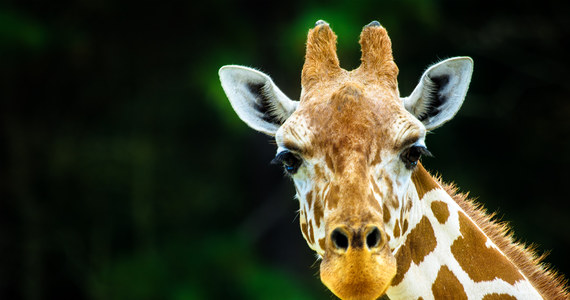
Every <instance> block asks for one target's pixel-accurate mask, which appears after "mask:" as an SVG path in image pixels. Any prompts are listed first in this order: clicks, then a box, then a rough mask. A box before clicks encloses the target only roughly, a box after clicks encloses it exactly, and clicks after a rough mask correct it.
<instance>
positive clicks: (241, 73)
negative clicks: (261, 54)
mask: <svg viewBox="0 0 570 300" xmlns="http://www.w3.org/2000/svg"><path fill="white" fill-rule="evenodd" d="M219 75H220V81H221V82H222V87H223V88H224V91H225V92H226V95H227V96H228V99H229V100H230V103H231V105H232V107H233V109H234V110H235V112H236V113H237V115H238V116H239V117H240V119H242V121H244V122H245V123H246V124H247V125H249V127H251V128H253V129H255V130H257V131H260V132H263V133H265V134H268V135H275V132H277V129H279V127H280V126H281V125H282V124H283V122H285V120H287V118H289V116H290V115H291V114H292V113H293V112H295V110H296V109H297V105H298V103H299V102H298V101H293V100H291V99H289V98H288V97H287V96H285V94H283V92H281V90H279V88H278V87H277V86H276V85H275V83H273V81H272V80H271V78H270V77H269V76H267V75H266V74H264V73H262V72H259V71H257V70H254V69H251V68H247V67H243V66H234V65H232V66H223V67H222V68H221V69H220V71H219Z"/></svg>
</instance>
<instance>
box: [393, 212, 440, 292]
mask: <svg viewBox="0 0 570 300" xmlns="http://www.w3.org/2000/svg"><path fill="white" fill-rule="evenodd" d="M405 226H406V227H407V225H405ZM436 246H437V241H436V239H435V233H434V231H433V228H432V226H431V224H430V222H429V220H428V218H427V217H426V216H424V217H422V219H421V220H420V222H419V223H418V225H416V227H414V228H413V229H412V230H411V231H410V234H409V235H408V237H407V239H406V242H405V244H404V245H403V246H402V247H401V248H400V249H399V250H398V252H397V253H396V261H397V263H398V268H397V273H396V277H394V279H393V280H392V286H395V285H397V284H398V283H400V282H401V281H402V280H403V279H404V276H405V274H406V272H408V269H409V268H410V264H411V262H413V263H414V264H415V265H418V264H420V263H421V262H422V261H423V260H424V258H425V257H426V255H428V254H429V253H431V252H432V251H433V250H434V249H435V247H436Z"/></svg>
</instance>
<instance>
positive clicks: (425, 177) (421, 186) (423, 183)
mask: <svg viewBox="0 0 570 300" xmlns="http://www.w3.org/2000/svg"><path fill="white" fill-rule="evenodd" d="M412 182H413V183H414V186H415V187H416V191H417V192H418V196H419V198H420V200H422V198H423V197H424V195H425V194H426V193H427V192H429V191H431V190H433V189H436V188H440V185H439V184H438V183H437V182H436V181H435V180H434V179H433V178H432V177H431V175H430V174H429V173H428V171H426V169H425V168H424V166H422V164H421V163H419V164H418V166H417V167H416V169H415V170H414V172H413V173H412Z"/></svg>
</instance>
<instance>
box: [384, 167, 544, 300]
mask: <svg viewBox="0 0 570 300" xmlns="http://www.w3.org/2000/svg"><path fill="white" fill-rule="evenodd" d="M403 199H404V200H403V203H400V205H399V209H394V210H393V211H392V212H391V214H392V215H395V217H393V218H391V220H390V222H389V224H387V229H390V228H392V229H393V230H392V233H393V235H392V237H390V242H389V243H390V247H391V249H392V251H393V253H394V254H395V256H396V259H397V263H398V272H397V275H396V277H395V278H394V279H393V281H392V286H391V287H390V288H389V289H388V291H387V294H388V296H389V297H390V298H391V299H418V298H420V297H421V298H422V299H442V298H453V299H493V296H501V299H510V298H509V297H507V296H510V297H511V298H512V297H514V298H512V299H541V298H542V297H541V296H540V294H539V293H538V292H537V290H536V289H535V288H534V287H533V285H532V284H531V283H530V282H529V280H528V279H527V277H525V275H523V273H522V272H521V271H520V270H519V269H518V268H517V266H515V264H514V263H513V262H512V260H511V259H510V258H509V257H507V256H506V255H505V254H504V253H503V251H502V250H501V249H500V248H499V247H498V246H497V245H496V244H495V243H494V242H493V241H492V240H491V238H489V236H488V235H487V234H486V233H485V232H484V231H483V230H482V229H481V228H479V226H478V225H477V224H476V222H475V221H473V219H472V217H471V216H469V215H468V213H467V212H465V211H464V209H462V208H461V206H460V205H459V204H458V203H457V202H456V201H455V200H454V199H453V198H452V196H450V194H449V193H448V192H447V191H446V189H445V188H444V187H442V186H441V185H440V184H439V183H438V182H437V181H436V180H435V179H433V178H432V177H431V176H430V175H429V173H428V172H427V171H426V170H425V169H424V168H423V167H422V166H421V165H418V168H417V170H416V171H415V172H414V174H413V176H412V182H411V183H410V187H409V188H408V191H407V195H406V196H405V197H403ZM503 296H504V297H505V298H503Z"/></svg>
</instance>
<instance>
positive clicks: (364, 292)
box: [320, 223, 396, 299]
mask: <svg viewBox="0 0 570 300" xmlns="http://www.w3.org/2000/svg"><path fill="white" fill-rule="evenodd" d="M331 227H332V230H330V231H329V233H328V236H327V242H326V249H325V255H324V256H323V261H322V262H321V266H320V270H321V272H320V273H321V281H322V282H323V283H324V284H325V285H326V286H327V287H328V288H329V289H330V290H331V291H332V292H333V293H334V294H335V295H337V296H338V297H339V298H341V299H377V298H379V297H380V296H382V294H384V293H385V291H386V289H387V288H388V286H389V284H390V282H391V280H392V278H393V277H394V276H395V275H396V259H395V258H394V256H393V255H392V252H391V251H390V248H389V247H388V246H387V243H386V241H387V238H386V234H385V233H384V231H383V227H382V226H381V225H376V224H365V225H347V224H346V223H344V224H340V225H337V226H331Z"/></svg>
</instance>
